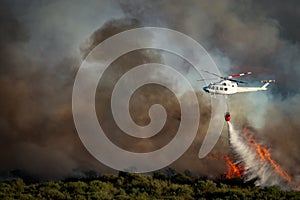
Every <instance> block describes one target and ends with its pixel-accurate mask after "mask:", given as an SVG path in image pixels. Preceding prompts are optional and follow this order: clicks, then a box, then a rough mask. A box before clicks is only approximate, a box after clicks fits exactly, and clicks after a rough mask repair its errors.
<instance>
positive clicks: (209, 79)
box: [197, 78, 217, 81]
mask: <svg viewBox="0 0 300 200" xmlns="http://www.w3.org/2000/svg"><path fill="white" fill-rule="evenodd" d="M206 80H217V78H208V79H198V80H197V81H206Z"/></svg>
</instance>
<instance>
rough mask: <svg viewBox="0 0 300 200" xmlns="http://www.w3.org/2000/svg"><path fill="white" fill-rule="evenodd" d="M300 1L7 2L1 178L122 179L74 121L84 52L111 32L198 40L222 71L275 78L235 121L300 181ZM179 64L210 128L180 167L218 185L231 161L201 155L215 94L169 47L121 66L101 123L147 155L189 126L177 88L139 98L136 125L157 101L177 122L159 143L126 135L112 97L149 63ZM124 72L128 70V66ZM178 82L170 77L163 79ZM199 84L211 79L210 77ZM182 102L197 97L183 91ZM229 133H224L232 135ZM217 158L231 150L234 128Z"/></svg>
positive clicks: (101, 106) (148, 89)
mask: <svg viewBox="0 0 300 200" xmlns="http://www.w3.org/2000/svg"><path fill="white" fill-rule="evenodd" d="M299 4H300V2H298V1H288V2H283V1H267V0H264V1H258V0H257V1H234V0H232V1H226V0H225V1H204V0H189V1H179V0H178V1H176V2H174V1H173V0H172V1H171V0H169V1H167V0H163V1H146V0H142V1H134V0H126V1H121V0H120V1H89V2H88V3H85V2H82V1H50V0H49V1H46V0H45V1H35V0H34V1H28V2H27V1H26V2H22V1H8V0H7V1H6V0H4V1H1V3H0V5H1V6H0V8H1V11H0V55H1V57H0V66H1V67H0V95H1V100H0V108H1V112H0V137H1V140H0V148H1V149H0V150H1V151H0V175H1V176H2V177H7V176H11V175H13V173H12V172H13V171H15V170H21V171H22V172H26V173H28V174H30V175H31V176H34V177H37V178H39V179H61V178H65V177H68V176H74V175H81V174H82V173H83V172H86V171H96V172H99V173H105V172H114V171H113V170H112V169H110V168H108V167H106V166H104V165H101V164H100V163H99V162H98V161H97V160H95V159H94V158H93V157H92V156H91V155H90V154H89V153H88V152H87V150H86V149H85V148H84V146H83V145H82V143H81V141H80V139H79V137H78V134H77V132H76V129H75V126H74V122H73V118H72V105H71V102H72V87H73V83H74V79H75V75H76V72H77V70H78V68H79V66H80V63H81V62H82V60H83V59H84V58H85V56H86V55H87V54H88V53H89V52H90V51H91V50H92V48H93V47H95V46H96V45H97V44H99V43H100V42H101V41H103V40H105V39H106V38H108V37H109V36H111V35H114V34H116V33H118V32H121V31H124V30H128V29H131V28H136V27H144V26H158V27H165V28H170V29H174V30H177V31H180V32H182V33H184V34H187V35H189V36H190V37H192V38H193V39H195V40H196V41H198V42H199V43H200V44H201V45H203V46H204V47H205V48H206V50H207V51H208V52H209V53H210V55H211V56H212V57H213V59H214V60H215V62H216V63H217V65H218V67H219V69H220V70H221V72H222V73H224V75H227V74H231V73H238V72H243V71H252V72H253V75H252V76H250V77H246V78H245V80H246V81H250V82H251V81H254V80H261V79H276V80H277V83H276V84H274V85H272V86H271V87H270V90H268V91H267V92H266V93H263V92H257V93H252V94H241V95H236V96H233V97H232V98H230V100H229V105H230V112H231V114H232V123H233V124H234V125H236V126H237V127H240V128H242V127H244V126H247V127H248V128H252V130H253V131H252V132H254V134H255V137H257V140H258V141H261V142H262V143H264V144H265V145H266V146H268V147H269V148H270V149H271V154H272V156H273V158H274V160H276V161H277V163H279V164H280V165H281V167H282V168H283V169H285V170H286V171H287V172H288V173H289V174H290V175H291V176H292V177H293V180H294V181H296V182H297V181H300V180H299V179H300V167H299V166H300V157H299V154H300V150H299V149H300V148H299V146H300V123H299V122H300V121H299V117H300V94H299V93H300V79H299V77H300V68H299V66H300V46H299V41H300V38H299V35H300V29H299V26H298V21H299V19H300V16H299V13H300V10H299V9H300V5H299ZM165 60H168V61H169V62H170V63H172V62H173V63H177V65H176V66H180V65H179V64H178V63H182V65H181V66H182V67H177V68H178V70H180V71H181V72H182V73H184V74H185V75H186V77H188V78H189V80H190V82H191V84H192V85H193V86H194V87H195V88H197V90H198V94H197V95H198V98H199V102H200V111H201V122H200V128H199V131H198V135H197V137H196V139H195V141H194V143H193V144H192V146H191V147H190V148H189V149H188V151H187V152H186V153H185V154H184V155H183V156H182V157H181V158H180V159H179V160H177V161H176V162H174V163H173V164H172V165H171V166H169V167H172V168H174V169H176V170H177V171H184V170H189V171H191V172H192V173H193V174H195V175H201V176H208V177H211V178H215V177H218V176H220V175H221V174H223V173H224V172H225V171H226V165H225V163H224V161H223V160H222V159H220V160H219V161H218V160H211V159H208V158H205V159H202V160H200V159H199V158H198V151H199V148H200V145H201V142H202V139H203V137H204V134H205V131H206V129H207V126H208V123H209V120H210V104H209V97H208V96H207V94H204V93H203V92H202V91H201V88H202V87H203V84H202V83H199V82H196V79H199V77H198V76H195V75H194V74H195V73H194V72H195V71H194V69H193V67H192V66H190V65H189V64H188V63H186V62H185V61H184V60H182V59H180V58H177V57H176V56H174V55H172V54H170V53H167V52H161V51H154V50H151V51H150V50H143V51H140V52H131V53H129V54H126V55H124V56H122V57H120V58H119V59H117V60H116V61H115V62H114V63H113V64H112V67H111V69H110V70H108V71H107V72H106V76H105V77H104V78H103V79H101V80H100V84H99V87H98V91H97V94H96V102H97V103H96V109H97V115H98V118H99V122H100V123H101V125H103V127H104V129H106V130H109V133H108V137H109V138H110V139H111V140H112V141H114V142H115V143H116V144H118V145H119V146H121V147H122V148H124V149H127V150H130V151H136V152H147V151H153V150H155V149H158V148H160V147H162V146H163V145H165V144H166V143H168V141H170V139H171V138H172V137H173V136H174V134H176V130H177V129H178V126H179V123H180V108H179V107H178V102H177V100H176V98H174V96H173V95H172V93H170V91H169V90H167V89H165V88H163V87H159V86H157V85H148V86H145V87H142V88H140V89H139V90H138V91H137V92H136V93H135V94H134V96H133V97H132V104H131V107H130V108H131V114H132V117H133V119H134V120H135V121H136V123H137V124H140V125H143V124H144V125H146V124H147V123H149V118H148V109H149V106H150V105H152V104H153V103H160V104H162V105H164V106H165V108H166V110H167V112H168V118H167V123H166V125H165V126H164V128H163V129H162V130H161V132H160V133H159V134H158V135H157V136H155V137H153V138H150V139H141V140H138V139H136V138H131V137H129V136H126V135H124V136H122V137H119V135H120V134H119V133H120V131H121V130H119V129H118V128H117V127H116V124H115V123H114V121H113V118H112V114H111V111H110V104H109V102H110V96H111V90H112V88H113V86H114V84H115V83H116V81H117V80H118V78H119V77H120V76H121V75H122V74H123V73H125V72H126V71H128V70H129V69H130V68H132V67H134V66H136V65H140V64H144V63H148V62H154V61H155V62H160V63H164V61H165ZM120 66H121V67H120ZM157 75H158V76H159V74H157ZM165 78H168V77H165ZM200 78H201V77H200ZM183 95H189V91H184V94H183ZM224 129H226V127H225V128H224ZM223 132H224V133H223V135H222V138H221V139H220V140H219V142H218V143H217V145H216V146H215V147H214V149H213V152H212V154H222V153H224V152H226V153H227V154H230V152H231V151H230V149H229V146H228V143H227V131H223Z"/></svg>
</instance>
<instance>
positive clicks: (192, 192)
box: [0, 172, 300, 200]
mask: <svg viewBox="0 0 300 200" xmlns="http://www.w3.org/2000/svg"><path fill="white" fill-rule="evenodd" d="M0 199H122V200H123V199H300V192H299V191H282V190H279V189H278V188H275V187H267V188H259V187H255V186H254V185H253V183H244V182H243V181H242V180H241V179H222V180H217V181H212V180H207V179H205V178H194V177H190V176H187V175H184V174H173V175H170V176H166V175H164V174H163V173H159V172H158V173H154V174H153V176H147V175H141V174H132V173H125V172H120V173H119V175H103V176H100V177H93V178H82V179H69V180H65V181H58V182H53V181H50V182H42V183H27V184H26V183H24V181H23V180H22V179H14V180H10V181H4V182H1V183H0Z"/></svg>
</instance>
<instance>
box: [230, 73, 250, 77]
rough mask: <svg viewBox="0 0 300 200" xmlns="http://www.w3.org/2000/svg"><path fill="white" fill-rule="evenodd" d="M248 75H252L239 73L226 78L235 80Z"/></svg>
mask: <svg viewBox="0 0 300 200" xmlns="http://www.w3.org/2000/svg"><path fill="white" fill-rule="evenodd" d="M249 74H252V72H244V73H240V74H234V75H231V76H228V77H227V78H236V77H241V76H246V75H249Z"/></svg>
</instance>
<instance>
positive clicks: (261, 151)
mask: <svg viewBox="0 0 300 200" xmlns="http://www.w3.org/2000/svg"><path fill="white" fill-rule="evenodd" d="M243 133H244V135H245V136H246V138H247V140H248V141H249V143H250V144H251V146H252V148H254V149H255V150H256V153H257V155H258V156H259V158H260V160H261V162H267V161H268V162H269V163H270V164H271V165H272V167H273V168H274V170H275V172H276V173H277V174H278V175H279V176H281V177H282V178H283V179H285V180H286V181H288V182H289V183H290V182H291V181H292V178H291V176H290V175H289V174H288V173H287V172H285V171H284V170H283V169H282V168H281V167H280V166H279V165H278V164H277V163H276V162H275V161H274V160H273V159H272V157H271V154H270V151H269V150H268V149H267V148H266V147H265V146H263V145H259V144H258V143H257V142H256V141H255V139H254V137H253V136H252V135H250V134H249V133H248V129H247V128H244V130H243Z"/></svg>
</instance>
